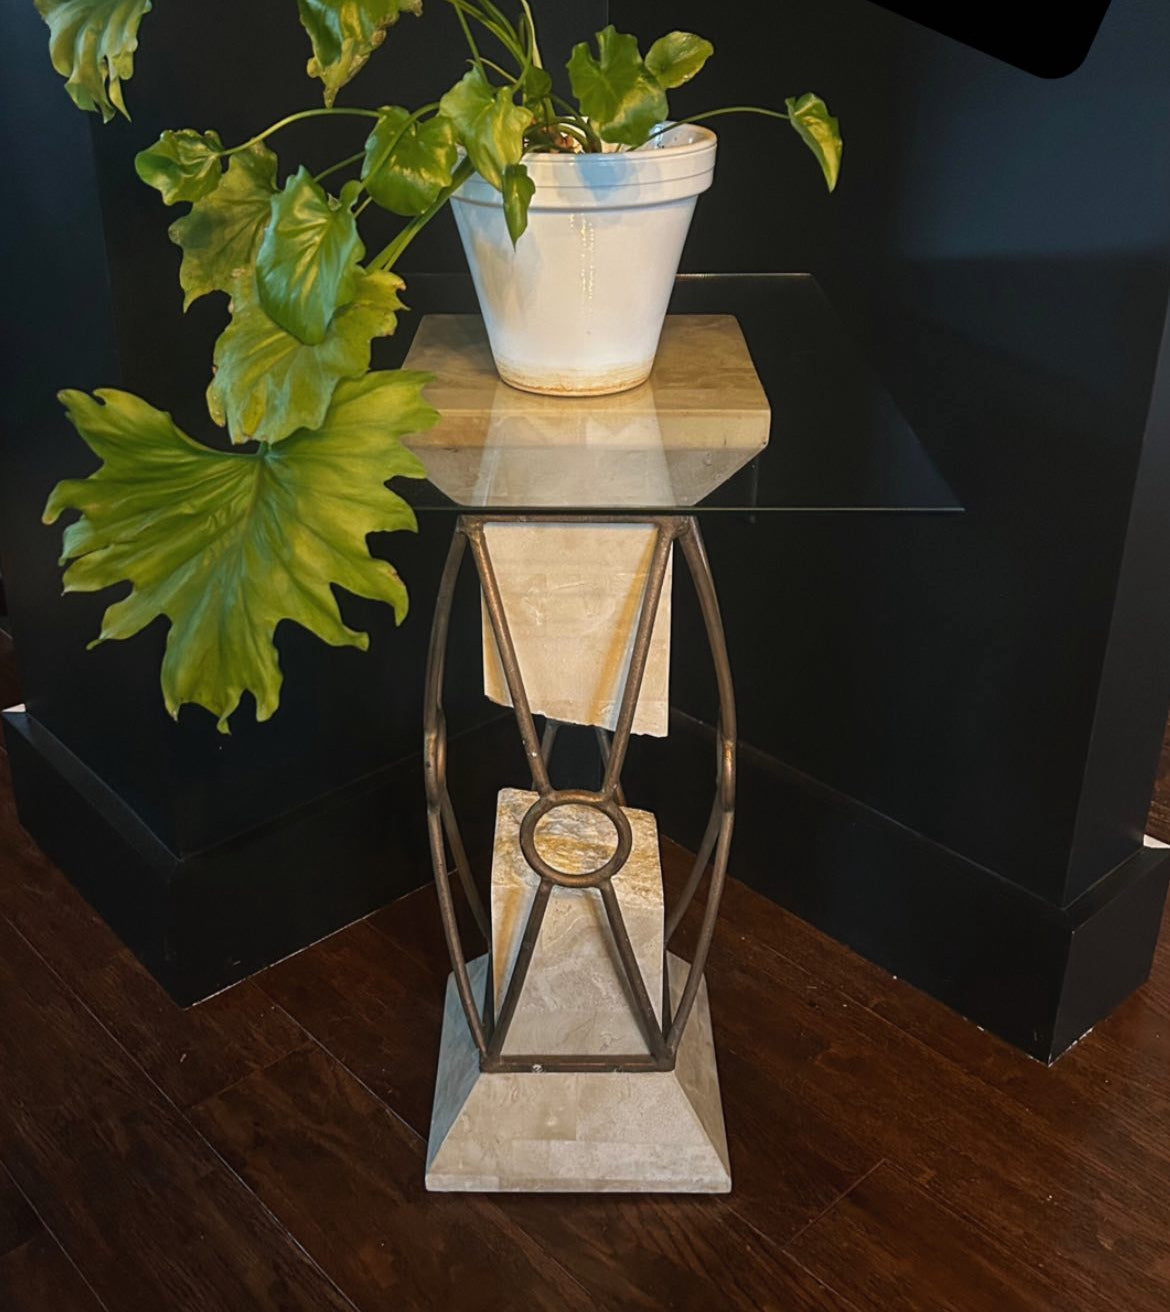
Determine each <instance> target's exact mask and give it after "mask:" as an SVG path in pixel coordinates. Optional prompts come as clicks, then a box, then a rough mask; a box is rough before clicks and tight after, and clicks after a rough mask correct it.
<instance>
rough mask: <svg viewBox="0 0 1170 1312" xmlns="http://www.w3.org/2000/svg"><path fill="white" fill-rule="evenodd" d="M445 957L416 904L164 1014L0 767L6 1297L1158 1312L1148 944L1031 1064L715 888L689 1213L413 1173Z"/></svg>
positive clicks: (1160, 1060)
mask: <svg viewBox="0 0 1170 1312" xmlns="http://www.w3.org/2000/svg"><path fill="white" fill-rule="evenodd" d="M0 673H2V671H0ZM682 859H683V856H682V854H681V853H680V852H679V851H678V850H677V849H673V848H669V847H668V849H667V863H668V866H669V867H670V870H671V872H672V874H675V873H676V872H677V870H678V869H679V866H680V862H681V861H682ZM445 973H446V966H445V961H444V954H443V948H442V944H441V940H440V937H439V933H438V929H437V920H436V915H435V907H434V902H433V897H432V895H431V893H430V892H429V891H424V892H420V893H416V894H412V895H411V896H410V897H407V898H405V899H403V900H401V901H399V902H396V903H393V904H392V905H390V906H389V907H387V908H386V909H384V910H383V911H381V912H379V913H377V914H376V915H374V916H372V917H370V918H369V919H367V920H364V921H361V922H359V923H357V924H354V925H351V926H350V927H349V928H347V929H345V930H343V931H341V932H340V933H337V934H335V935H333V936H332V937H331V938H329V939H326V940H324V941H323V942H321V943H318V944H316V945H315V946H313V947H311V948H309V949H307V950H306V951H304V952H302V953H300V954H299V955H297V956H295V957H292V958H290V959H289V960H287V961H284V962H282V963H280V964H279V965H276V966H274V967H272V968H270V969H269V970H267V971H265V972H263V973H262V974H261V975H258V976H256V977H255V978H253V979H252V980H249V981H248V982H246V983H244V984H241V985H239V986H237V987H235V988H233V989H230V990H228V991H227V992H225V993H222V994H220V995H219V996H217V997H215V998H213V999H211V1000H210V1001H208V1002H206V1003H203V1004H201V1005H200V1006H198V1007H195V1008H192V1009H190V1010H187V1011H182V1010H180V1009H178V1008H177V1007H175V1006H174V1005H173V1004H172V1003H171V1002H170V1001H169V1000H168V999H167V998H166V996H165V995H164V994H163V993H162V991H161V990H160V989H159V988H158V987H157V986H156V985H155V984H154V983H153V981H152V980H151V979H150V977H149V976H148V975H147V974H146V973H145V972H144V971H143V970H142V969H141V967H139V966H138V965H137V963H136V962H135V961H134V959H133V958H132V957H131V956H130V955H129V954H128V953H127V952H126V951H125V949H123V948H122V947H121V946H120V944H119V943H118V941H117V940H116V939H115V938H114V936H113V935H112V934H111V933H110V931H109V930H108V929H107V928H106V927H105V926H104V925H103V923H102V922H101V921H100V920H99V919H98V918H97V917H96V916H95V915H94V914H93V913H92V912H91V911H90V910H89V909H88V907H87V906H86V904H85V903H84V902H83V901H82V900H81V899H80V898H79V897H78V896H77V895H76V894H75V893H74V892H73V890H72V889H71V887H70V886H69V884H68V883H67V882H66V881H65V880H64V879H63V877H62V876H61V875H60V874H59V873H58V872H57V871H56V870H55V869H54V868H53V867H52V866H51V865H50V864H49V863H48V862H47V861H46V860H45V859H44V858H43V857H42V856H41V855H40V853H39V852H38V850H37V849H36V848H35V847H34V846H33V845H32V843H31V842H30V841H29V840H28V839H27V838H26V837H25V836H24V834H23V832H22V831H21V829H20V828H19V826H18V824H17V821H16V817H15V813H14V809H13V806H12V801H11V792H10V790H9V787H8V780H7V770H6V760H5V759H4V758H3V757H0V1163H2V1165H0V1309H3V1312H74V1310H77V1312H81V1310H83V1309H84V1310H85V1312H94V1310H95V1309H100V1308H105V1309H107V1310H108V1312H188V1310H189V1312H220V1310H222V1312H251V1310H252V1309H263V1310H264V1312H268V1310H269V1309H272V1310H276V1309H280V1310H281V1312H284V1310H285V1309H288V1310H290V1312H291V1310H295V1312H324V1310H325V1309H328V1310H329V1312H341V1310H342V1309H344V1310H345V1312H355V1310H356V1312H382V1310H390V1309H393V1310H395V1312H398V1310H399V1309H402V1310H410V1309H438V1310H439V1312H455V1310H456V1309H458V1312H464V1310H472V1312H474V1310H476V1309H485V1310H486V1309H491V1310H492V1312H511V1310H512V1309H532V1308H536V1309H550V1310H551V1309H556V1310H557V1312H563V1310H565V1309H570V1310H574V1309H602V1308H610V1309H644V1310H645V1312H658V1310H659V1309H666V1308H678V1309H695V1310H696V1312H716V1310H721V1309H741V1308H742V1309H778V1310H779V1309H783V1312H806V1310H812V1312H828V1310H829V1309H832V1312H903V1310H906V1312H909V1310H911V1309H915V1310H918V1309H920V1310H921V1312H1023V1310H1024V1309H1029V1310H1034V1309H1043V1310H1044V1312H1165V1310H1166V1309H1167V1308H1170V951H1168V950H1167V949H1166V947H1163V950H1162V951H1161V954H1160V956H1159V959H1158V965H1157V969H1156V972H1155V976H1154V979H1153V980H1152V982H1151V983H1150V985H1148V986H1147V987H1146V988H1145V989H1144V990H1143V991H1142V992H1141V993H1140V994H1139V995H1138V996H1136V997H1135V998H1133V999H1131V1000H1130V1001H1129V1002H1128V1003H1126V1004H1125V1006H1123V1007H1122V1008H1121V1010H1120V1011H1119V1012H1118V1013H1117V1014H1116V1015H1115V1016H1114V1017H1113V1018H1112V1019H1111V1020H1109V1021H1108V1022H1107V1023H1105V1024H1103V1025H1101V1026H1100V1027H1099V1028H1098V1030H1097V1031H1096V1032H1095V1033H1094V1034H1092V1035H1091V1036H1090V1037H1088V1038H1086V1039H1085V1040H1084V1041H1083V1042H1082V1043H1081V1044H1080V1045H1078V1046H1077V1047H1076V1048H1075V1049H1074V1050H1073V1051H1072V1052H1070V1053H1069V1054H1068V1055H1067V1056H1066V1057H1065V1058H1064V1059H1063V1060H1062V1061H1061V1062H1060V1063H1059V1064H1058V1065H1057V1066H1056V1067H1055V1068H1053V1069H1052V1070H1045V1069H1044V1068H1043V1067H1041V1066H1039V1065H1038V1064H1036V1063H1033V1062H1031V1061H1029V1060H1028V1059H1026V1058H1024V1057H1022V1056H1020V1055H1018V1054H1016V1053H1015V1052H1013V1051H1012V1050H1010V1049H1008V1048H1007V1047H1006V1046H1004V1045H1003V1044H1001V1043H999V1042H998V1041H997V1040H995V1039H992V1038H990V1037H988V1036H986V1035H984V1034H982V1033H980V1032H979V1031H978V1030H976V1029H975V1028H974V1027H972V1026H970V1025H968V1024H966V1023H965V1022H963V1021H961V1020H959V1019H958V1018H956V1017H955V1016H954V1015H952V1014H951V1013H949V1012H948V1011H946V1010H945V1009H944V1008H942V1007H941V1006H938V1005H937V1004H935V1003H933V1002H931V1001H930V1000H929V999H926V998H924V997H923V996H921V995H920V994H918V993H916V992H914V991H913V990H912V989H910V988H908V987H907V986H905V985H903V984H901V983H899V982H898V981H896V980H893V979H890V978H889V977H888V976H886V975H884V974H883V973H882V972H881V971H879V970H877V969H876V968H874V967H872V966H870V965H868V964H867V963H866V962H864V961H862V960H860V959H859V958H857V957H855V956H853V955H852V954H851V953H849V952H847V951H845V950H844V949H842V948H841V947H839V946H837V945H835V944H834V943H832V942H830V941H829V940H827V939H825V938H824V937H822V936H821V935H819V934H817V933H816V932H815V931H813V930H811V929H810V928H809V927H808V926H807V925H805V924H803V923H802V922H800V921H798V920H796V919H794V918H793V917H791V916H789V915H787V914H786V913H785V912H784V911H782V910H781V909H780V908H778V907H776V906H775V905H773V904H771V903H770V902H768V901H766V900H765V899H763V898H761V897H759V896H757V895H755V894H753V893H751V892H750V891H749V890H747V889H746V888H745V887H744V886H742V885H740V884H736V883H733V884H732V886H731V888H730V892H729V894H728V897H727V900H726V915H725V917H724V920H723V924H722V928H721V930H720V932H719V935H718V938H717V942H716V946H715V949H714V953H713V957H712V961H711V966H710V970H709V981H710V989H711V997H712V1007H713V1012H714V1020H715V1025H716V1034H717V1043H718V1049H719V1062H720V1072H721V1076H722V1082H723V1096H724V1103H725V1107H726V1114H727V1123H728V1131H729V1136H730V1140H731V1153H732V1167H733V1171H734V1177H735V1190H734V1192H733V1193H732V1194H731V1195H730V1196H729V1197H727V1198H712V1199H687V1198H665V1197H647V1198H633V1197H612V1198H599V1197H583V1198H574V1197H555V1196H543V1197H540V1196H531V1197H489V1196H482V1197H460V1196H455V1195H428V1194H426V1193H425V1192H424V1190H423V1187H422V1177H423V1149H424V1139H425V1135H426V1131H427V1125H428V1120H429V1113H430V1100H431V1091H432V1078H433V1071H434V1068H435V1058H436V1051H437V1041H438V1033H439V1014H440V1000H441V994H442V989H443V980H444V976H445Z"/></svg>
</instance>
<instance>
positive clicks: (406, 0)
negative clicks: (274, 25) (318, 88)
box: [297, 0, 422, 105]
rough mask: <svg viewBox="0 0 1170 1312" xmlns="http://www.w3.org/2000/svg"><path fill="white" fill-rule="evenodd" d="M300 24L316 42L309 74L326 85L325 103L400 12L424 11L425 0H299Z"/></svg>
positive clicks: (335, 92)
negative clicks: (423, 2)
mask: <svg viewBox="0 0 1170 1312" xmlns="http://www.w3.org/2000/svg"><path fill="white" fill-rule="evenodd" d="M297 9H298V10H299V11H300V16H301V26H302V27H303V28H304V29H305V31H306V32H308V34H309V40H310V41H311V42H312V43H313V57H312V59H310V60H309V63H308V65H307V68H308V73H309V76H310V77H319V78H320V79H321V81H322V82H323V83H324V84H325V103H326V104H327V105H332V104H333V101H334V100H335V99H336V97H337V93H338V91H340V89H341V88H342V87H343V86H345V84H346V83H347V82H348V81H350V79H351V78H353V77H354V76H355V75H356V74H357V73H358V72H360V71H361V68H362V66H363V65H364V64H365V62H366V60H367V59H369V57H370V55H371V54H372V53H373V52H374V51H375V50H376V49H377V48H378V46H380V45H381V44H382V42H383V41H384V40H385V38H386V29H387V28H388V27H389V26H390V25H391V23H395V22H397V21H398V16H399V14H420V13H422V0H297Z"/></svg>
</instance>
